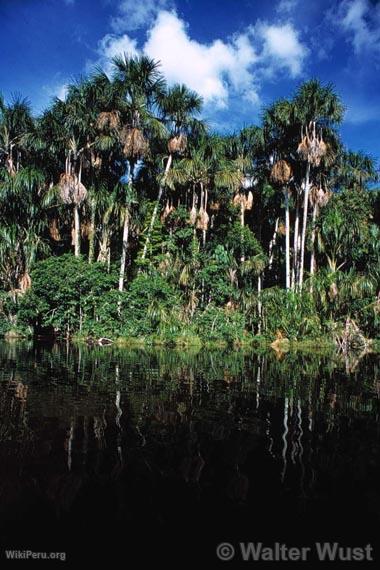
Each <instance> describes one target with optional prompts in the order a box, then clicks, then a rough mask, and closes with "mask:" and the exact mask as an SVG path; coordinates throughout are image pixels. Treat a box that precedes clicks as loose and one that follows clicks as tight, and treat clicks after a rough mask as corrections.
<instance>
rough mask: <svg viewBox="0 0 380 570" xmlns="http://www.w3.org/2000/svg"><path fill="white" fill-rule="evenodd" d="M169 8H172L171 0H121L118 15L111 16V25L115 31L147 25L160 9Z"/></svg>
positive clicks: (129, 29) (130, 29)
mask: <svg viewBox="0 0 380 570" xmlns="http://www.w3.org/2000/svg"><path fill="white" fill-rule="evenodd" d="M170 8H173V3H172V0H144V1H143V2H136V1H133V0H121V2H119V4H118V15H117V16H115V17H113V18H111V27H112V29H113V31H114V32H115V33H123V32H132V31H135V30H138V29H140V28H143V27H149V26H150V25H151V24H152V23H153V21H154V19H155V18H156V16H157V15H158V13H159V12H160V11H161V10H167V9H170Z"/></svg>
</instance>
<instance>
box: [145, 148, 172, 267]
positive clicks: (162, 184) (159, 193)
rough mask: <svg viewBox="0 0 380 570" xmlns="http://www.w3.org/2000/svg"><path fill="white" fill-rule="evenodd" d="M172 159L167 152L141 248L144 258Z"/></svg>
mask: <svg viewBox="0 0 380 570" xmlns="http://www.w3.org/2000/svg"><path fill="white" fill-rule="evenodd" d="M172 161H173V155H172V154H169V158H168V161H167V163H166V166H165V172H164V176H163V179H162V182H161V184H160V187H159V190H158V196H157V200H156V204H155V206H154V210H153V214H152V217H151V220H150V224H149V228H148V233H147V236H146V240H145V244H144V249H143V253H142V259H145V257H146V253H147V251H148V245H149V242H150V236H151V234H152V231H153V227H154V223H155V221H156V218H157V213H158V208H159V207H160V202H161V198H162V192H163V189H164V184H165V180H166V177H167V175H168V172H169V170H170V167H171V164H172Z"/></svg>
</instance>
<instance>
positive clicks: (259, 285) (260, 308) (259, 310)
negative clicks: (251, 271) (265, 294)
mask: <svg viewBox="0 0 380 570" xmlns="http://www.w3.org/2000/svg"><path fill="white" fill-rule="evenodd" d="M261 290H262V276H261V273H260V274H259V276H258V277H257V314H258V317H259V324H258V326H257V332H258V334H261V319H262V314H263V306H262V303H261Z"/></svg>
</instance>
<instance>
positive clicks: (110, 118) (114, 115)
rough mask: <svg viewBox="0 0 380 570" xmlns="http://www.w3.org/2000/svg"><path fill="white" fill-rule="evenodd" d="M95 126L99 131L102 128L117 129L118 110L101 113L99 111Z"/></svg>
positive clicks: (118, 124)
mask: <svg viewBox="0 0 380 570" xmlns="http://www.w3.org/2000/svg"><path fill="white" fill-rule="evenodd" d="M96 126H97V128H98V129H99V130H101V131H102V130H104V129H110V130H116V129H118V128H119V127H120V113H119V111H103V112H102V113H99V115H98V118H97V120H96Z"/></svg>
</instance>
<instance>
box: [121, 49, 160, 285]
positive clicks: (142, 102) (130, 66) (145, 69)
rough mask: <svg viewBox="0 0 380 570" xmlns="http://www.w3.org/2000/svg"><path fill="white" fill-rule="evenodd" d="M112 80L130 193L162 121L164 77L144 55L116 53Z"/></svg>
mask: <svg viewBox="0 0 380 570" xmlns="http://www.w3.org/2000/svg"><path fill="white" fill-rule="evenodd" d="M113 63H114V69H115V71H114V78H113V82H114V85H115V88H116V89H117V91H118V93H120V95H121V98H122V101H123V105H122V107H121V112H120V120H121V125H122V126H121V128H120V130H119V140H120V142H121V144H122V145H123V154H124V157H125V159H126V160H127V163H128V169H127V178H128V193H129V195H132V194H133V186H134V181H135V180H134V175H135V166H136V164H137V163H138V162H139V161H142V160H143V159H144V158H145V156H146V155H147V154H148V152H149V142H148V137H149V136H151V135H152V134H156V135H157V134H161V135H162V132H163V125H162V122H161V121H160V120H159V118H158V117H157V116H156V115H157V113H156V111H157V110H158V104H159V100H160V99H161V98H162V96H163V93H164V90H165V81H164V78H163V76H162V74H161V72H160V71H159V64H158V63H157V62H155V61H154V60H152V59H150V58H148V57H146V56H141V57H136V58H133V57H130V58H128V57H127V56H126V55H125V54H124V56H119V57H115V58H114V60H113ZM127 202H128V200H127V201H126V206H125V211H124V222H123V238H122V251H121V261H120V276H119V290H120V291H123V289H124V278H125V268H126V258H127V250H128V239H129V221H130V214H129V209H128V204H127Z"/></svg>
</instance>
